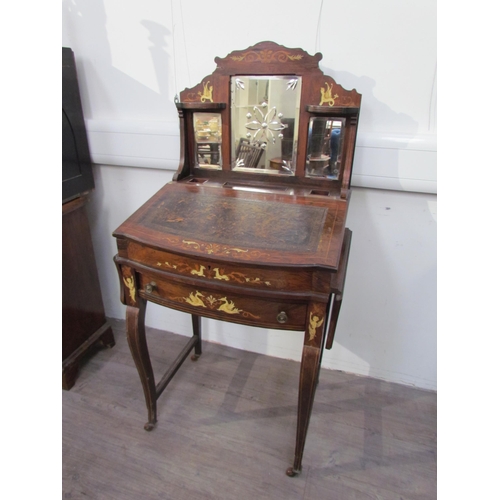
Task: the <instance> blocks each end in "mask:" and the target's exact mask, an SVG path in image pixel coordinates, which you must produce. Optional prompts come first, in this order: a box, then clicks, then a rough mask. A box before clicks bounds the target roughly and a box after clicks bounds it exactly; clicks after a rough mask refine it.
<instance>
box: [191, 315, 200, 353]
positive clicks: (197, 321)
mask: <svg viewBox="0 0 500 500" xmlns="http://www.w3.org/2000/svg"><path fill="white" fill-rule="evenodd" d="M191 319H192V321H193V336H195V337H196V336H197V337H198V342H196V344H195V345H194V354H193V355H192V356H191V359H192V360H193V361H196V360H197V359H198V358H199V357H200V356H201V318H200V316H197V315H196V314H192V315H191Z"/></svg>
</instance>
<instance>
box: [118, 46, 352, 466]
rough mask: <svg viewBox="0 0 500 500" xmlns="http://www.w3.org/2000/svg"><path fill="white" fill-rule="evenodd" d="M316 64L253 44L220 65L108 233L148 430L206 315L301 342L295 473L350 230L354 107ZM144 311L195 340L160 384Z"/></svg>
mask: <svg viewBox="0 0 500 500" xmlns="http://www.w3.org/2000/svg"><path fill="white" fill-rule="evenodd" d="M321 57H322V56H321V54H316V55H315V56H311V55H309V54H307V53H306V52H304V51H303V50H301V49H289V48H286V47H283V46H280V45H277V44H275V43H273V42H262V43H259V44H257V45H255V46H253V47H249V48H248V49H245V50H241V51H234V52H232V53H231V54H229V55H228V56H226V57H225V58H222V59H221V58H216V59H215V62H216V63H217V68H216V70H215V71H214V73H213V74H212V75H210V76H208V77H206V78H205V79H203V81H202V82H201V83H200V84H199V85H197V86H195V87H194V88H192V89H186V90H184V91H183V92H181V95H180V97H181V99H180V102H178V103H177V108H178V110H179V117H180V129H181V155H180V157H181V159H180V165H179V169H178V171H177V172H176V174H175V176H174V178H173V181H172V182H170V183H168V184H166V185H165V186H164V187H163V188H161V189H160V191H158V193H156V194H155V195H154V196H153V197H152V198H151V199H150V200H148V201H147V202H146V203H145V204H144V205H143V206H142V207H141V208H139V210H137V212H135V213H134V214H133V215H132V216H131V217H130V218H129V219H128V220H127V221H125V222H124V223H123V224H122V225H121V226H120V227H119V228H118V229H117V230H116V231H115V232H114V236H115V237H116V238H117V244H118V254H117V256H116V257H115V262H116V265H117V268H118V273H119V277H120V284H121V300H122V302H123V303H124V304H125V305H126V306H127V312H126V324H127V338H128V342H129V345H130V349H131V352H132V355H133V358H134V361H135V363H136V366H137V369H138V372H139V376H140V379H141V382H142V385H143V389H144V394H145V399H146V406H147V410H148V421H147V423H146V425H145V429H146V430H152V429H153V427H154V426H155V424H156V421H157V413H156V402H157V399H158V398H159V396H160V395H161V393H162V392H163V390H164V389H165V387H166V386H167V384H168V383H169V381H170V380H171V379H172V377H173V376H174V375H175V373H176V372H177V370H178V368H179V367H180V365H181V364H182V363H183V361H184V360H185V359H186V358H187V356H188V355H189V353H190V352H191V351H192V350H194V354H193V356H192V359H197V358H198V357H199V356H200V355H201V352H202V344H201V317H202V316H203V317H207V318H213V319H217V320H221V321H230V322H234V323H240V324H244V325H250V326H257V327H263V328H275V329H283V330H298V331H304V332H305V335H304V346H303V351H302V361H301V369H300V380H299V397H298V419H297V435H296V450H295V459H294V462H293V466H292V467H290V468H289V469H288V470H287V474H288V475H290V476H293V475H296V474H297V473H299V472H300V470H301V467H302V455H303V451H304V444H305V439H306V433H307V427H308V423H309V418H310V415H311V411H312V407H313V400H314V393H315V388H316V385H317V383H318V376H319V370H320V365H321V357H322V353H323V349H324V348H325V347H326V348H328V349H330V348H331V346H332V343H333V338H334V333H335V327H336V323H337V318H338V315H339V310H340V305H341V301H342V293H343V287H344V281H345V274H346V268H347V261H348V256H349V247H350V242H351V231H350V230H349V229H347V228H346V227H345V221H346V215H347V209H348V204H349V195H350V178H351V168H352V162H353V156H354V146H355V140H356V131H357V121H358V115H359V107H360V103H361V96H360V94H358V93H357V92H356V91H355V90H351V91H347V90H345V89H343V88H342V87H341V86H340V85H338V84H337V83H336V82H335V81H334V80H333V79H332V78H331V77H329V76H326V75H324V74H323V72H322V71H321V70H320V69H319V66H318V63H319V61H320V59H321ZM148 301H151V302H155V303H157V304H160V305H162V306H165V307H169V308H172V309H176V310H179V311H184V312H186V313H189V314H191V315H192V321H193V336H192V338H190V339H189V341H188V343H187V345H186V347H185V348H184V349H183V350H182V352H181V353H180V354H179V356H178V357H177V359H176V361H175V362H174V363H173V364H172V366H171V367H170V369H169V370H168V371H167V373H165V375H164V376H163V377H162V378H161V380H160V381H159V382H158V383H156V381H155V377H154V374H153V370H152V367H151V362H150V357H149V353H148V348H147V342H146V336H145V326H144V317H145V312H146V304H147V302H148Z"/></svg>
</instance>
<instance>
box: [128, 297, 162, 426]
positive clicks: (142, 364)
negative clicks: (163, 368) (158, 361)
mask: <svg viewBox="0 0 500 500" xmlns="http://www.w3.org/2000/svg"><path fill="white" fill-rule="evenodd" d="M146 304H147V302H146V301H145V300H143V299H141V298H138V299H137V307H132V306H127V340H128V345H129V347H130V352H131V353H132V357H133V358H134V362H135V366H136V367H137V371H138V372H139V377H140V379H141V382H142V388H143V390H144V397H145V398H146V406H147V408H148V422H147V423H146V424H145V425H144V429H146V430H147V431H151V430H152V429H153V428H154V426H155V424H156V385H155V377H154V373H153V367H152V366H151V359H150V357H149V351H148V344H147V342H146V329H145V326H144V317H145V315H146Z"/></svg>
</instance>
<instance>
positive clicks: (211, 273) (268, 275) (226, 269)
mask: <svg viewBox="0 0 500 500" xmlns="http://www.w3.org/2000/svg"><path fill="white" fill-rule="evenodd" d="M123 256H124V257H125V255H123ZM126 257H127V258H128V259H130V260H133V261H136V262H140V263H141V264H143V265H145V266H148V267H152V268H154V269H158V270H160V271H168V272H169V273H173V274H178V275H181V276H188V277H195V278H201V279H204V280H207V282H213V283H219V284H222V283H225V284H228V285H235V286H244V287H245V288H252V289H255V290H288V291H297V292H299V291H309V290H310V289H311V286H312V285H311V284H312V281H313V272H312V271H310V270H302V269H292V270H280V269H276V267H267V268H262V267H261V268H253V267H251V266H242V265H238V266H235V265H231V264H226V263H217V262H212V261H210V260H208V259H202V258H199V259H197V258H194V257H186V256H181V255H176V254H173V253H170V252H165V251H163V250H156V249H153V248H149V247H145V246H143V245H141V244H139V243H135V242H133V241H130V242H129V243H128V247H127V251H126ZM208 286H210V285H208Z"/></svg>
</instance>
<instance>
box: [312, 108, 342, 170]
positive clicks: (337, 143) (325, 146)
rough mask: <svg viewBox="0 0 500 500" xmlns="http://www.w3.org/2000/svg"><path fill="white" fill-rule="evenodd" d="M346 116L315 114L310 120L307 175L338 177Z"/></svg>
mask: <svg viewBox="0 0 500 500" xmlns="http://www.w3.org/2000/svg"><path fill="white" fill-rule="evenodd" d="M344 126H345V118H334V117H323V116H315V117H313V118H311V119H310V120H309V134H308V137H307V158H306V176H307V177H323V178H327V179H338V178H339V170H340V163H341V161H342V158H341V154H342V140H343V136H344Z"/></svg>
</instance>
